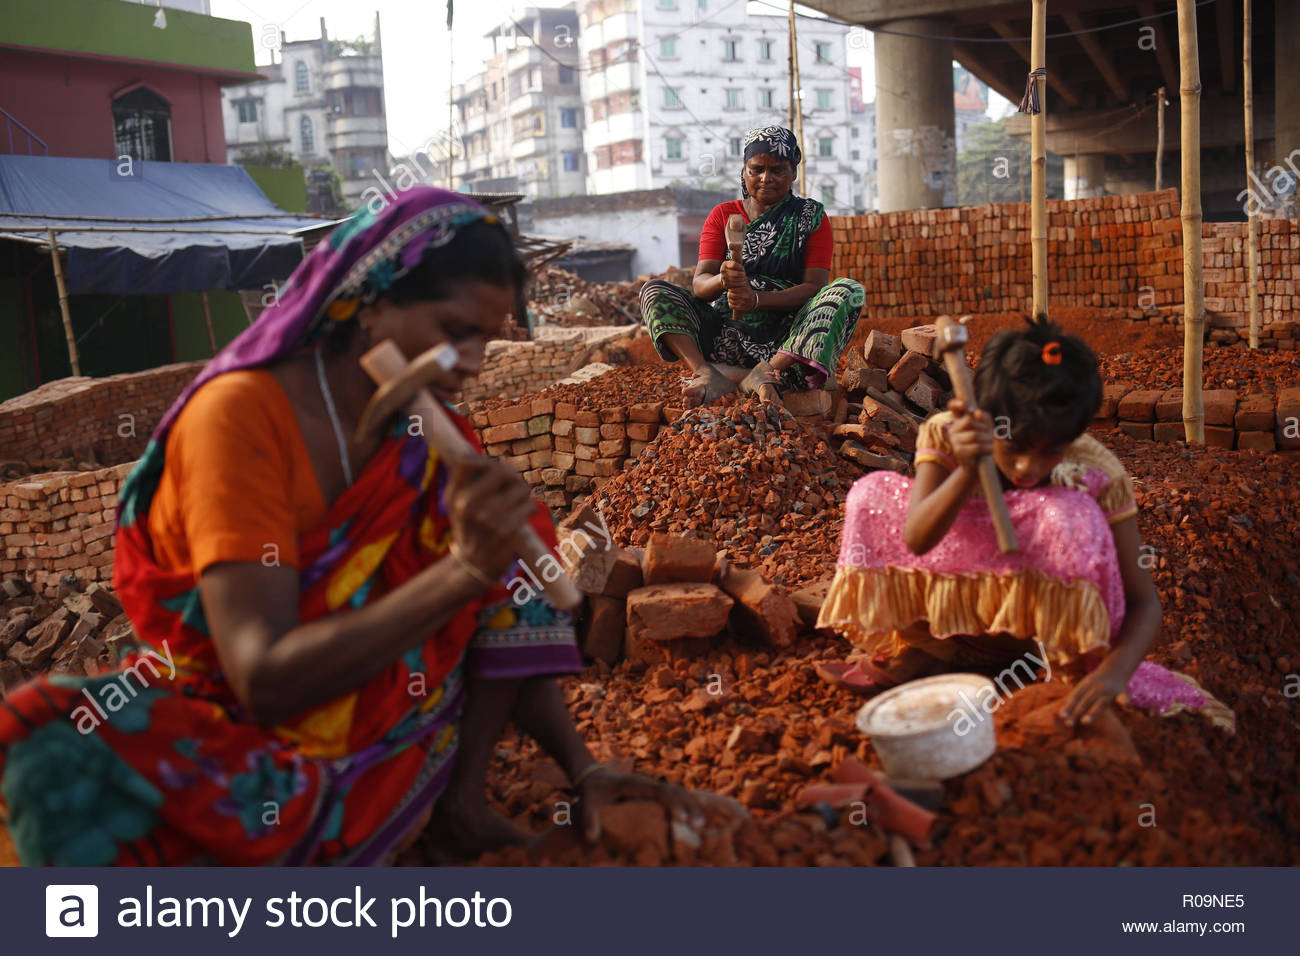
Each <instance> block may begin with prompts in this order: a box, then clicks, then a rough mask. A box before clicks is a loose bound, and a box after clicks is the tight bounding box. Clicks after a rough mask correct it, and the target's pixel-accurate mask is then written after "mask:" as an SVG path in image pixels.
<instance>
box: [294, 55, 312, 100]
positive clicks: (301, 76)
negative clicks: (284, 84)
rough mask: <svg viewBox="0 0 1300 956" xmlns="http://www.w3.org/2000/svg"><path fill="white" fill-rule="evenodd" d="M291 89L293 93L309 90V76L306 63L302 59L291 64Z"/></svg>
mask: <svg viewBox="0 0 1300 956" xmlns="http://www.w3.org/2000/svg"><path fill="white" fill-rule="evenodd" d="M293 91H294V92H295V93H310V92H311V77H310V76H308V75H307V64H306V63H304V62H303V61H302V60H299V61H298V62H297V63H295V64H294V65H293Z"/></svg>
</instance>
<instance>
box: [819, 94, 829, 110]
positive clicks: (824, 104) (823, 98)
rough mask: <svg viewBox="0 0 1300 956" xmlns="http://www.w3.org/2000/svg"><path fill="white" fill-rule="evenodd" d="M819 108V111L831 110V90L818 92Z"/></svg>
mask: <svg viewBox="0 0 1300 956" xmlns="http://www.w3.org/2000/svg"><path fill="white" fill-rule="evenodd" d="M817 108H818V109H819V110H828V109H830V108H831V91H830V90H818V91H817Z"/></svg>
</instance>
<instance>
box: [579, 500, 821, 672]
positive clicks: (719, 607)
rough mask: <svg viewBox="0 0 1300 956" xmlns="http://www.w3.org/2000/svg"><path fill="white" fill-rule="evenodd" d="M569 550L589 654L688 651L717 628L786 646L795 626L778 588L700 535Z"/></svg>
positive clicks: (635, 657)
mask: <svg viewBox="0 0 1300 956" xmlns="http://www.w3.org/2000/svg"><path fill="white" fill-rule="evenodd" d="M596 517H597V516H596V514H595V512H594V511H592V510H591V509H590V508H584V509H582V511H580V512H578V513H576V514H575V515H574V516H572V517H571V518H570V519H569V520H568V521H566V522H565V526H568V527H571V528H574V527H581V526H583V523H584V522H585V523H586V524H587V525H591V524H592V523H593V519H594V518H596ZM561 533H562V534H563V527H562V532H561ZM566 540H568V539H566ZM562 550H565V551H567V550H570V549H567V548H566V549H562ZM574 553H575V554H577V555H578V557H576V559H575V560H574V561H573V564H572V566H571V570H572V571H573V573H574V578H575V582H576V583H577V584H578V586H579V587H580V588H582V589H583V590H584V592H586V593H587V595H588V597H587V612H586V614H585V617H584V621H583V624H582V629H581V643H582V651H583V654H584V656H586V657H587V658H589V659H593V660H601V661H604V662H605V663H607V664H613V663H615V662H616V661H618V660H620V659H622V658H627V659H628V660H632V661H637V662H642V663H648V662H651V661H653V660H657V659H660V658H663V657H667V658H669V659H671V658H676V657H683V656H696V655H698V654H700V653H704V652H705V651H707V648H708V644H709V639H710V638H713V637H716V636H718V635H720V634H722V633H724V632H728V633H731V634H734V635H736V636H739V637H742V638H743V639H746V640H750V641H754V642H757V643H760V644H765V645H768V646H774V647H788V646H790V645H791V644H792V643H793V642H794V640H795V637H796V636H797V634H798V633H799V631H800V629H801V624H802V622H801V620H800V616H799V612H798V609H797V608H796V607H795V605H794V603H793V602H792V601H791V600H790V598H789V597H788V596H787V595H786V594H785V593H784V592H783V591H781V590H780V589H779V588H777V587H775V586H774V585H772V584H771V583H769V582H768V581H766V580H764V579H763V577H762V575H760V574H759V573H758V572H757V571H751V570H746V569H743V568H737V567H734V566H732V565H731V564H730V562H728V561H727V560H726V558H725V557H723V555H722V554H721V553H720V552H718V551H716V550H715V548H714V545H713V544H712V543H710V542H708V541H705V540H703V539H701V538H688V537H682V536H678V535H669V534H654V535H651V537H650V540H649V542H648V543H647V545H646V547H645V549H644V550H640V549H624V550H619V551H616V552H610V551H609V550H607V549H606V548H604V547H602V546H601V545H600V544H599V543H593V546H592V547H590V548H588V549H586V550H585V551H581V552H577V551H575V552H574Z"/></svg>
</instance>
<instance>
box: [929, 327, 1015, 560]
mask: <svg viewBox="0 0 1300 956" xmlns="http://www.w3.org/2000/svg"><path fill="white" fill-rule="evenodd" d="M945 320H947V322H948V323H952V324H956V322H955V320H954V319H951V318H949V317H948V316H946V315H945V316H941V317H940V318H939V319H938V320H937V321H936V322H935V325H936V326H939V327H940V328H942V327H943V326H944V324H945ZM943 365H944V368H945V369H947V370H948V377H949V378H950V379H952V390H953V394H955V395H956V396H957V398H958V400H960V401H961V402H964V403H965V405H966V407H967V408H969V409H970V410H971V411H974V410H975V384H974V382H972V381H971V375H970V368H969V366H967V365H966V354H965V350H964V349H958V348H952V349H945V350H944V352H943ZM977 468H978V469H979V476H980V490H981V491H983V492H984V500H985V502H987V503H988V506H989V513H990V514H991V515H992V516H993V528H994V530H995V531H996V532H997V536H998V549H999V550H1001V551H1002V553H1003V554H1008V553H1010V552H1012V551H1016V550H1018V549H1019V548H1020V542H1019V541H1017V540H1016V529H1015V528H1014V527H1013V526H1012V524H1011V513H1010V512H1009V511H1007V499H1006V498H1005V497H1003V494H1002V480H1001V478H1000V477H999V476H998V466H997V464H996V462H994V461H993V458H992V457H991V456H989V455H981V456H980V459H979V465H978V466H977Z"/></svg>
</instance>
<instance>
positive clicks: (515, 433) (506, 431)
mask: <svg viewBox="0 0 1300 956" xmlns="http://www.w3.org/2000/svg"><path fill="white" fill-rule="evenodd" d="M527 437H529V436H528V426H527V425H526V424H525V423H524V421H523V419H520V420H519V421H517V422H510V423H509V424H506V425H494V426H493V427H491V428H485V429H483V443H484V444H485V445H487V444H498V443H500V442H507V441H518V440H519V439H521V438H527Z"/></svg>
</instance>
